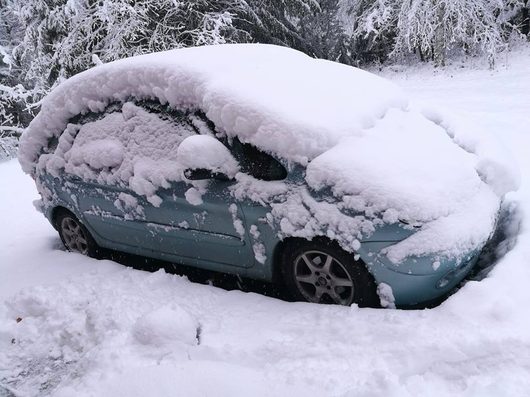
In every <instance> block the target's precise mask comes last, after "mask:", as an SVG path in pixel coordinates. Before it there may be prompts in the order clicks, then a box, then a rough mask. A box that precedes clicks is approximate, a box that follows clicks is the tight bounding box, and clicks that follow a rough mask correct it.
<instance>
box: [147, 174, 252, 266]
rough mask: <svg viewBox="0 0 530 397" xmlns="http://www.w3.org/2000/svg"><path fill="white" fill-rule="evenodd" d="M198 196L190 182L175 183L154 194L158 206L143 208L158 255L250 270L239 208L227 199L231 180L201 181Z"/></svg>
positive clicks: (249, 254) (249, 253)
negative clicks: (160, 200) (156, 239)
mask: <svg viewBox="0 0 530 397" xmlns="http://www.w3.org/2000/svg"><path fill="white" fill-rule="evenodd" d="M201 183H205V184H207V185H208V186H207V187H206V188H205V192H204V193H203V194H202V195H201V194H200V193H199V191H198V190H197V189H196V188H195V187H193V186H192V185H191V184H190V183H186V182H175V183H173V184H172V185H171V187H170V188H168V189H161V190H159V191H158V192H157V194H158V195H159V196H160V198H161V199H162V202H161V204H160V206H158V207H155V206H150V207H148V208H146V218H147V219H148V221H149V224H148V227H149V228H150V229H151V230H153V231H154V232H155V233H156V235H157V238H158V241H159V249H160V251H161V252H162V253H164V254H166V255H169V256H173V257H179V258H180V259H183V261H184V262H188V263H191V261H198V262H199V265H200V262H210V263H220V264H223V265H229V266H237V267H250V266H252V265H253V263H254V260H253V255H252V251H251V248H250V247H249V243H248V237H247V235H246V233H245V230H246V228H245V220H244V218H243V213H242V211H241V207H240V205H239V204H238V203H237V202H235V200H234V199H233V198H232V197H231V195H230V191H229V187H230V185H232V184H233V183H234V182H233V181H221V180H217V179H211V180H208V181H201Z"/></svg>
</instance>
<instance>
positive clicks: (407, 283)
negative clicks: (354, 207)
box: [361, 243, 480, 307]
mask: <svg viewBox="0 0 530 397" xmlns="http://www.w3.org/2000/svg"><path fill="white" fill-rule="evenodd" d="M391 244H394V243H364V244H362V251H364V252H362V253H361V257H362V259H363V261H364V262H365V263H366V265H367V268H368V270H369V271H370V272H371V273H372V275H373V276H374V278H375V281H376V283H377V284H381V283H385V284H388V285H389V286H390V287H391V288H392V293H393V296H394V303H395V305H396V306H397V307H415V306H422V305H427V303H428V302H432V301H436V300H437V299H439V298H442V297H444V296H446V295H447V294H448V293H449V292H451V291H452V290H453V289H454V288H455V287H456V286H457V285H458V284H459V283H460V282H461V281H462V280H463V279H464V278H465V277H466V276H467V275H468V274H469V272H470V271H471V270H472V269H473V266H474V265H475V264H476V262H477V260H478V257H479V255H480V250H476V251H473V252H471V253H469V254H468V255H466V256H465V257H464V258H462V259H461V260H459V261H457V260H447V259H446V260H436V259H435V258H434V257H433V256H424V257H411V258H408V259H406V260H405V261H404V262H402V263H400V264H399V265H395V264H393V263H392V262H390V261H389V260H388V259H387V257H386V255H384V254H381V253H380V251H381V249H383V248H385V247H387V246H389V245H391Z"/></svg>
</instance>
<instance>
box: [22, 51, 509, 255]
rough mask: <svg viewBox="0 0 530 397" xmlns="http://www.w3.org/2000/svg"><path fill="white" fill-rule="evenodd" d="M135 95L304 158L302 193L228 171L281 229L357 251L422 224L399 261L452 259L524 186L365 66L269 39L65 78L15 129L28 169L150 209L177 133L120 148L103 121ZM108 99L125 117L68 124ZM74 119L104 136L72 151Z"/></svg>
mask: <svg viewBox="0 0 530 397" xmlns="http://www.w3.org/2000/svg"><path fill="white" fill-rule="evenodd" d="M131 98H134V99H157V100H158V101H160V102H161V103H162V104H169V106H170V107H172V108H175V109H189V110H201V111H202V112H204V114H205V115H206V116H207V117H208V119H210V120H211V121H212V122H213V123H214V124H215V128H216V131H217V132H218V133H221V134H224V135H226V136H228V137H235V136H237V137H238V138H239V139H240V140H241V141H243V142H246V143H250V144H252V145H254V146H256V147H258V148H260V149H261V150H263V151H266V152H268V153H270V154H273V155H275V156H276V157H278V158H280V159H282V160H283V161H284V162H285V163H286V164H288V165H293V164H301V165H303V166H306V167H307V168H306V171H307V172H306V182H307V184H308V187H309V189H306V187H303V186H284V185H286V184H283V183H282V182H274V183H265V182H262V181H258V180H255V179H253V178H250V179H249V177H248V176H247V175H243V174H241V173H239V174H238V175H236V181H237V183H236V185H235V187H234V188H233V190H232V192H233V195H234V197H236V198H238V199H244V198H247V199H251V200H254V201H259V202H261V203H262V204H265V205H270V206H271V207H272V210H271V218H273V221H274V222H276V223H277V225H278V229H279V230H280V232H279V233H280V235H281V237H285V236H299V237H305V238H311V237H313V236H316V235H326V236H328V237H331V238H333V239H336V240H337V241H338V242H339V243H340V244H341V245H342V246H343V248H345V249H346V250H349V251H353V250H355V249H357V248H358V246H359V242H360V241H362V240H363V238H365V237H366V236H367V235H369V234H370V233H372V232H373V231H374V230H375V228H376V227H377V226H378V225H381V224H383V223H396V222H398V221H399V220H405V221H407V222H409V223H410V222H414V223H421V224H423V227H422V229H421V230H420V231H419V232H417V233H415V234H414V235H412V236H411V237H409V238H408V239H406V240H404V241H402V242H401V243H399V244H397V245H395V246H393V247H391V248H390V249H388V251H387V255H388V257H389V258H390V259H391V260H392V261H393V262H396V263H397V262H400V261H401V260H403V259H404V258H406V257H407V256H410V255H425V254H437V255H441V256H450V257H459V256H461V255H463V254H465V253H467V252H469V251H471V250H474V249H477V248H480V247H481V245H482V244H483V243H484V242H485V241H486V240H487V238H488V237H489V235H490V234H491V232H492V230H493V227H494V224H495V219H496V214H497V211H498V208H499V204H500V201H501V200H502V197H503V196H504V194H506V193H507V192H508V191H510V190H514V189H516V188H517V186H518V174H517V171H514V170H515V169H516V168H515V167H514V166H513V165H512V164H511V163H510V161H509V156H506V155H505V154H504V153H503V151H502V150H496V149H495V150H492V148H495V147H496V145H495V143H492V142H491V141H487V140H486V139H485V138H483V137H481V139H478V138H477V136H478V134H474V133H473V131H472V129H468V128H467V127H468V126H466V125H465V124H463V123H458V122H456V121H455V120H453V119H451V118H446V116H444V115H442V114H441V113H440V112H437V111H435V110H431V109H421V110H420V109H418V108H416V107H415V106H413V105H412V104H410V103H409V101H408V99H407V97H406V96H405V95H404V94H403V93H402V92H401V90H400V89H398V88H397V87H396V86H394V85H393V84H391V83H389V82H387V81H386V80H384V79H382V78H379V77H377V76H375V75H372V74H370V73H368V72H365V71H362V70H359V69H356V68H352V67H348V66H344V65H340V64H337V63H333V62H329V61H323V60H315V59H312V58H310V57H308V56H306V55H304V54H302V53H300V52H297V51H294V50H290V49H286V48H281V47H276V46H269V45H222V46H211V47H200V48H191V49H181V50H174V51H168V52H163V53H156V54H149V55H143V56H139V57H134V58H130V59H124V60H120V61H116V62H112V63H109V64H105V65H101V66H97V67H95V68H93V69H91V70H88V71H86V72H83V73H80V74H79V75H76V76H74V77H72V78H71V79H69V80H67V81H66V82H64V83H62V84H61V85H60V86H58V87H57V88H56V89H55V90H53V91H52V93H51V94H50V95H49V96H48V97H47V98H46V99H45V100H44V102H43V104H42V109H41V112H40V113H39V114H38V116H37V117H36V118H35V119H34V120H33V122H32V123H31V125H30V126H29V128H28V129H27V131H26V132H25V133H24V134H23V136H22V139H21V145H20V154H19V160H20V163H21V164H22V167H23V169H24V171H25V172H27V173H30V174H32V175H33V176H35V175H36V174H37V173H38V172H39V170H46V171H48V172H52V173H58V172H60V171H61V170H62V169H64V170H66V171H67V172H71V173H74V174H77V175H79V176H82V177H85V178H89V179H90V178H92V179H98V180H100V181H103V182H105V183H109V182H112V181H116V180H117V179H120V180H122V181H124V182H125V183H128V184H129V185H130V187H131V189H132V190H134V191H135V192H136V193H137V194H144V195H146V196H148V198H150V201H151V203H153V204H155V205H156V203H157V200H156V189H157V188H158V187H161V186H164V187H167V183H168V181H171V180H182V179H183V177H182V172H181V171H182V166H179V164H178V158H176V157H178V156H176V154H177V150H176V148H177V147H178V145H179V144H180V140H179V139H176V138H175V136H173V138H172V139H173V140H172V141H170V142H169V144H168V141H167V139H168V138H167V137H165V136H164V137H161V138H160V139H161V140H162V142H161V145H160V150H161V151H160V152H157V153H154V154H153V153H151V156H147V157H151V158H149V159H147V160H149V161H147V163H146V156H142V155H141V153H140V152H141V148H140V149H138V150H139V152H138V153H137V155H134V153H133V155H132V156H129V157H128V156H127V155H126V154H124V153H123V150H122V146H121V145H120V142H119V141H115V140H114V138H116V136H115V135H116V134H109V133H108V131H107V130H108V129H109V128H110V130H115V129H116V128H117V127H116V125H115V122H116V120H117V121H118V124H117V125H120V123H123V122H127V121H128V120H129V119H130V117H131V116H130V113H131V112H133V113H135V114H139V113H141V109H137V108H135V106H134V105H132V104H129V103H127V102H128V101H130V100H131ZM115 102H121V103H125V105H123V109H122V111H121V113H120V112H115V113H112V114H110V115H108V116H106V117H105V120H104V122H103V125H98V126H97V128H96V127H95V125H96V124H97V122H95V123H93V125H92V127H90V126H88V127H87V126H74V125H72V124H70V125H69V124H68V123H69V121H70V120H71V119H72V118H73V117H74V116H77V115H79V114H84V113H87V112H102V111H103V110H105V109H106V108H107V107H108V105H109V104H111V103H115ZM115 119H116V120H115ZM153 122H154V123H155V124H156V123H158V122H160V120H158V121H156V120H155V121H153ZM100 124H101V123H100ZM109 126H110V127H109ZM82 128H85V129H87V128H88V130H89V131H88V132H87V133H88V134H89V135H91V137H92V139H93V138H94V136H99V138H100V139H101V141H99V142H98V143H99V144H95V143H94V142H93V143H91V144H87V146H85V147H83V146H81V147H79V146H77V147H75V146H74V147H73V146H72V141H73V137H74V136H75V134H77V133H78V131H79V130H82ZM65 131H66V132H68V131H69V134H70V138H68V139H62V140H61V139H60V140H59V146H58V150H55V152H54V153H48V152H51V150H50V149H49V148H48V147H49V144H50V142H51V141H53V138H59V137H61V134H63V132H65ZM106 131H107V132H106ZM122 131H125V133H127V131H130V132H131V133H134V131H135V129H134V128H130V129H125V130H122ZM98 134H99V135H98ZM67 135H68V134H67ZM108 135H111V136H112V139H113V140H109V139H107V138H108ZM167 135H168V136H169V135H170V134H167ZM105 139H107V140H105ZM102 145H103V146H105V148H104V149H103V148H102ZM192 146H193V145H192ZM188 157H189V156H188ZM39 159H40V160H39ZM507 159H508V160H507ZM168 162H173V163H174V164H173V166H171V167H167V165H168ZM122 163H126V164H128V166H127V168H121V172H114V173H113V172H112V171H104V170H102V169H101V168H102V167H104V166H107V168H108V167H109V165H110V166H112V165H115V166H116V167H122ZM234 167H235V165H233V167H232V168H234ZM168 169H170V170H171V172H169V171H168ZM105 172H108V174H105ZM146 186H147V187H146ZM202 188H204V187H203V186H201V189H202ZM324 188H326V189H328V188H329V189H330V191H331V192H332V195H333V200H332V202H319V201H318V200H314V198H313V196H312V193H311V191H313V192H314V191H320V190H322V189H324ZM199 190H200V189H199ZM279 197H280V198H279ZM199 199H200V198H198V200H196V201H197V202H200V200H199ZM345 211H353V212H355V214H356V215H352V216H346V215H345V214H344V212H345Z"/></svg>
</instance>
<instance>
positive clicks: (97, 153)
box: [64, 139, 125, 171]
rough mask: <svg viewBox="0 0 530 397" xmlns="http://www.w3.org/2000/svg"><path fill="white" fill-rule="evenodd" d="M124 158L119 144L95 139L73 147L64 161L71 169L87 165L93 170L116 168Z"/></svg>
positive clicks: (112, 140) (121, 146)
mask: <svg viewBox="0 0 530 397" xmlns="http://www.w3.org/2000/svg"><path fill="white" fill-rule="evenodd" d="M124 157H125V149H124V147H123V145H122V144H121V142H119V141H117V140H114V139H96V140H94V141H90V142H85V143H84V144H81V145H78V146H76V147H73V148H72V149H71V150H70V151H69V152H67V153H65V156H64V159H65V161H66V162H67V163H70V164H71V166H72V167H79V166H81V165H83V164H86V165H88V166H89V167H90V168H92V169H94V170H98V171H99V170H101V169H103V168H114V167H118V166H119V165H120V164H121V163H122V161H123V158H124Z"/></svg>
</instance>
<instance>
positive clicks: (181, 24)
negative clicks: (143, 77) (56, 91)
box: [8, 0, 248, 87]
mask: <svg viewBox="0 0 530 397" xmlns="http://www.w3.org/2000/svg"><path fill="white" fill-rule="evenodd" d="M8 1H10V2H11V10H12V11H11V12H12V14H13V15H14V16H16V18H17V19H18V22H19V23H20V24H21V25H22V26H24V31H25V33H24V37H23V39H22V42H21V43H20V44H19V45H18V46H17V47H16V48H15V56H16V58H17V61H18V62H19V64H21V65H23V68H24V69H25V70H26V75H25V76H24V78H25V79H26V80H30V81H35V84H36V86H43V87H50V86H52V85H53V84H54V83H55V82H56V81H58V80H61V79H63V78H65V77H69V76H71V75H72V74H75V73H77V72H79V71H82V70H84V69H87V68H88V67H90V66H92V65H93V59H94V57H93V55H96V56H97V58H99V59H100V60H101V61H103V62H107V61H111V60H114V59H119V58H123V57H126V56H132V55H137V54H141V53H146V52H152V51H161V50H167V49H172V48H179V47H185V46H192V45H203V44H217V43H224V42H238V41H245V40H248V37H247V36H246V34H245V32H243V31H240V30H238V29H236V28H234V26H233V18H234V17H235V16H236V15H237V14H238V13H240V12H241V9H242V7H243V5H244V3H242V2H241V1H239V0H217V1H207V0H185V1H177V0H156V1H153V0H140V1H137V0H102V1H100V0H31V1H27V0H8Z"/></svg>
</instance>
